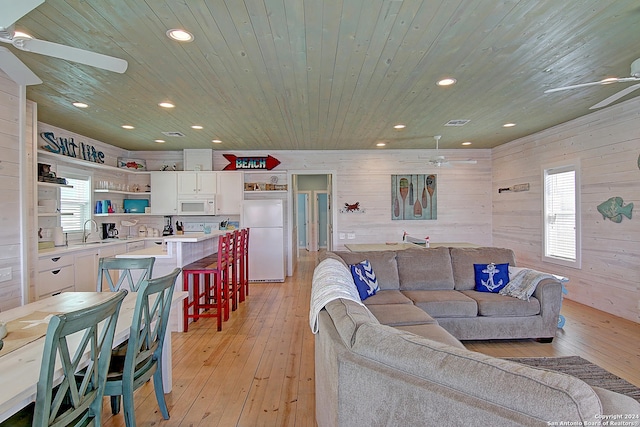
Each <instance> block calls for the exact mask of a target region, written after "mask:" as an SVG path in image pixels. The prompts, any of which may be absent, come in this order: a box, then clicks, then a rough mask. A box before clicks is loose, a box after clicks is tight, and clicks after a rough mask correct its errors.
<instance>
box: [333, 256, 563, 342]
mask: <svg viewBox="0 0 640 427" xmlns="http://www.w3.org/2000/svg"><path fill="white" fill-rule="evenodd" d="M326 256H327V257H330V258H334V259H339V260H341V261H343V262H344V263H345V264H356V263H359V262H361V261H363V260H369V262H370V263H371V266H372V267H373V271H374V272H375V274H376V276H377V279H378V284H379V286H380V290H381V291H380V292H378V293H377V294H376V295H374V296H372V297H370V298H367V299H365V301H364V304H365V305H366V306H367V307H369V309H370V310H371V311H372V313H373V314H374V315H375V316H376V317H377V318H378V320H380V322H381V323H383V324H386V325H390V326H410V325H412V324H421V323H424V322H423V320H422V319H423V318H424V315H425V314H426V315H427V316H429V317H431V318H433V319H435V320H437V323H438V324H439V325H440V326H442V327H443V328H444V329H446V330H447V331H448V332H449V333H450V334H451V335H453V336H454V337H456V338H457V339H459V340H486V339H517V338H535V339H539V340H541V341H551V340H552V339H553V337H554V336H555V333H556V330H557V326H558V316H559V314H560V307H561V304H562V284H561V282H560V281H559V280H557V279H554V278H547V279H544V280H542V281H541V282H540V283H539V284H538V285H537V287H536V290H535V292H534V294H533V296H532V297H531V298H530V299H529V300H528V301H526V300H521V299H518V298H513V297H510V296H504V295H500V294H498V293H487V292H478V291H475V290H474V288H475V275H474V269H473V264H487V263H496V264H501V263H509V265H511V266H516V260H515V255H514V253H513V251H512V250H511V249H505V248H493V247H486V248H447V247H440V248H431V249H426V250H425V249H407V250H399V251H380V252H333V253H331V252H330V253H328V254H327V255H326ZM416 308H417V309H420V310H421V311H423V313H422V317H421V315H420V313H419V312H418V310H416ZM433 319H431V320H432V321H433Z"/></svg>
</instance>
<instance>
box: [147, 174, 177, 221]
mask: <svg viewBox="0 0 640 427" xmlns="http://www.w3.org/2000/svg"><path fill="white" fill-rule="evenodd" d="M181 173H182V172H181ZM151 213H152V214H154V215H176V214H177V213H178V172H151Z"/></svg>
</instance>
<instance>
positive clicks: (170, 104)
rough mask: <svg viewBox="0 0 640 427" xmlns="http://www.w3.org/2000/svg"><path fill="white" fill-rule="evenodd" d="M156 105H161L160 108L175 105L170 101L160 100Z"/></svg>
mask: <svg viewBox="0 0 640 427" xmlns="http://www.w3.org/2000/svg"><path fill="white" fill-rule="evenodd" d="M158 105H159V106H160V107H162V108H173V107H175V105H174V104H172V103H171V102H161V103H159V104H158Z"/></svg>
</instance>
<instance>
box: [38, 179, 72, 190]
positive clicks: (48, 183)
mask: <svg viewBox="0 0 640 427" xmlns="http://www.w3.org/2000/svg"><path fill="white" fill-rule="evenodd" d="M38 187H56V188H60V187H65V188H73V185H68V184H56V183H54V182H42V181H38Z"/></svg>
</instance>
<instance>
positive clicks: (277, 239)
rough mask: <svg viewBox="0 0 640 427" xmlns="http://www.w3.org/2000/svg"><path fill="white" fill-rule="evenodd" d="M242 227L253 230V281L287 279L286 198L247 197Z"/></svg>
mask: <svg viewBox="0 0 640 427" xmlns="http://www.w3.org/2000/svg"><path fill="white" fill-rule="evenodd" d="M240 221H241V224H242V227H245V228H246V227H248V228H249V229H250V230H249V281H252V282H284V277H285V256H284V208H283V205H282V200H245V201H244V202H243V204H242V216H241V218H240Z"/></svg>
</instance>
